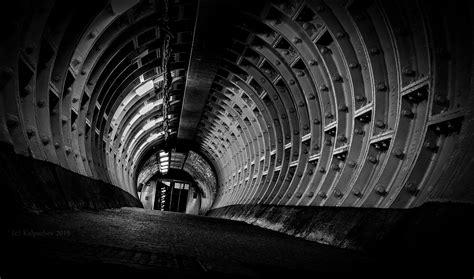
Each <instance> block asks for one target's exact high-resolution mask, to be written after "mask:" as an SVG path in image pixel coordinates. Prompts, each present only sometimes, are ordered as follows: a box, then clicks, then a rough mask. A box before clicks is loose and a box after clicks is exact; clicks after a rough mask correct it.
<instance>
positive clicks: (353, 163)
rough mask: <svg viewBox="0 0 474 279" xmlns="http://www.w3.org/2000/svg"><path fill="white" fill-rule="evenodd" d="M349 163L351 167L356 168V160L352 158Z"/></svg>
mask: <svg viewBox="0 0 474 279" xmlns="http://www.w3.org/2000/svg"><path fill="white" fill-rule="evenodd" d="M347 165H348V166H349V167H350V168H355V167H356V162H354V161H352V160H350V161H349V162H347Z"/></svg>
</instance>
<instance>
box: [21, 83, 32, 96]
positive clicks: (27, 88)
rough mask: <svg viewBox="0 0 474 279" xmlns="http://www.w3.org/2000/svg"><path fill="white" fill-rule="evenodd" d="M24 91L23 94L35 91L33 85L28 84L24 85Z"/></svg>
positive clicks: (26, 94)
mask: <svg viewBox="0 0 474 279" xmlns="http://www.w3.org/2000/svg"><path fill="white" fill-rule="evenodd" d="M22 92H23V96H28V95H30V94H31V93H33V87H32V86H31V85H27V86H25V87H23V90H22Z"/></svg>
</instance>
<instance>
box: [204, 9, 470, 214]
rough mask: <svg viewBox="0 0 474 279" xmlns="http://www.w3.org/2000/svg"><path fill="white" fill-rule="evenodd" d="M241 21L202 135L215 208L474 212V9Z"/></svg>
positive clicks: (299, 13)
mask: <svg viewBox="0 0 474 279" xmlns="http://www.w3.org/2000/svg"><path fill="white" fill-rule="evenodd" d="M244 9H247V10H245V12H243V13H242V17H240V18H241V22H237V23H236V24H235V26H233V29H232V30H225V31H227V32H230V33H231V34H232V35H233V37H232V44H231V45H229V46H228V48H227V49H226V53H225V55H224V57H223V59H222V63H221V64H220V65H219V66H220V67H219V68H218V70H217V74H216V77H215V79H214V82H213V84H212V86H211V93H210V96H209V100H208V103H207V105H206V108H205V112H204V114H203V116H202V118H201V121H200V124H199V126H198V127H199V132H198V135H197V139H198V140H197V141H198V142H200V143H201V146H202V149H203V150H204V152H206V154H208V155H209V157H211V158H213V160H214V162H215V164H216V165H217V167H216V168H217V170H218V177H219V183H220V185H219V186H220V187H219V191H218V196H217V200H216V203H214V207H215V208H218V207H223V206H227V205H232V204H248V203H263V204H274V205H304V206H355V207H381V208H386V207H397V208H406V207H413V206H416V205H420V204H422V203H424V202H425V201H427V200H451V201H452V200H456V201H467V202H472V201H473V197H474V196H473V193H474V192H473V188H472V187H471V185H472V182H467V180H469V181H470V179H471V178H472V175H470V174H468V172H469V171H468V170H469V169H470V168H471V166H472V163H471V162H469V163H468V161H469V160H470V159H469V158H470V157H471V155H468V154H472V148H471V146H470V145H469V143H468V141H469V140H468V139H471V138H472V132H470V131H471V130H472V129H471V125H472V111H471V108H472V105H473V94H472V92H471V91H472V74H471V73H472V21H471V20H472V19H471V17H470V14H471V12H472V5H471V4H469V3H468V2H462V1H459V2H455V3H452V5H449V7H448V8H446V6H444V5H443V6H438V4H435V3H432V2H427V1H417V2H412V1H410V2H408V1H402V2H396V1H327V2H323V1H274V2H273V3H266V4H264V3H261V5H260V6H259V5H253V6H251V7H250V6H249V7H244ZM453 30H456V31H455V32H453ZM454 169H458V171H455V172H453V170H454ZM460 177H465V178H464V181H463V180H461V179H460Z"/></svg>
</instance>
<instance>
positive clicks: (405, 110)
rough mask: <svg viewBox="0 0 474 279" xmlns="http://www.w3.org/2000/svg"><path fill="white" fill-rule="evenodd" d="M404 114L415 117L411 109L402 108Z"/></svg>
mask: <svg viewBox="0 0 474 279" xmlns="http://www.w3.org/2000/svg"><path fill="white" fill-rule="evenodd" d="M402 115H403V116H405V117H407V118H413V116H414V114H413V112H412V111H411V110H409V109H404V110H402Z"/></svg>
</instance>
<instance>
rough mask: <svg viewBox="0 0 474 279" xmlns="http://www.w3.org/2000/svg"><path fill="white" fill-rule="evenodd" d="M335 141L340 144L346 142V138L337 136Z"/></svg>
mask: <svg viewBox="0 0 474 279" xmlns="http://www.w3.org/2000/svg"><path fill="white" fill-rule="evenodd" d="M337 140H338V141H340V142H346V141H347V138H346V136H344V135H339V136H337Z"/></svg>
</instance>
